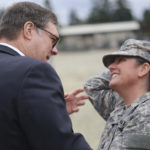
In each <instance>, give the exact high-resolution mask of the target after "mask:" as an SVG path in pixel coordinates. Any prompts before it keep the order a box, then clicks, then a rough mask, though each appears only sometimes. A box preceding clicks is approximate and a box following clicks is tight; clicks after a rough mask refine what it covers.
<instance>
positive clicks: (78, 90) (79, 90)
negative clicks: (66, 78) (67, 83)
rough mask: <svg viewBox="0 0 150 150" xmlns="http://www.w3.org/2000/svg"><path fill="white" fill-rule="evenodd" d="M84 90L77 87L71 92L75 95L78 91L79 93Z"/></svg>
mask: <svg viewBox="0 0 150 150" xmlns="http://www.w3.org/2000/svg"><path fill="white" fill-rule="evenodd" d="M83 91H84V90H83V89H77V90H75V91H74V92H73V93H72V94H73V95H77V94H79V93H81V92H83Z"/></svg>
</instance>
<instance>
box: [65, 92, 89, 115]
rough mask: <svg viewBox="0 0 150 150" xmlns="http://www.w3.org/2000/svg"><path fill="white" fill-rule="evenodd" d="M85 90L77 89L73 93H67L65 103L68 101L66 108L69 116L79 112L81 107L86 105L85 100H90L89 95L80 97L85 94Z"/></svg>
mask: <svg viewBox="0 0 150 150" xmlns="http://www.w3.org/2000/svg"><path fill="white" fill-rule="evenodd" d="M83 92H84V90H83V89H77V90H75V91H73V92H72V93H67V94H65V95H64V98H65V101H66V107H67V112H68V114H72V113H74V112H78V111H79V108H78V107H79V106H82V105H84V104H85V102H84V101H85V100H86V99H88V96H87V95H80V96H78V95H79V94H81V93H83Z"/></svg>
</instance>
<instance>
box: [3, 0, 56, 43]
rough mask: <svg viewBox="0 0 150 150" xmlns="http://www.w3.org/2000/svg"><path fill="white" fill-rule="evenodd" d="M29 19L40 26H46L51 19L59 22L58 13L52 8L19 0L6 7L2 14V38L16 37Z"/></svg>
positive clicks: (53, 21)
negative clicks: (19, 0)
mask: <svg viewBox="0 0 150 150" xmlns="http://www.w3.org/2000/svg"><path fill="white" fill-rule="evenodd" d="M27 21H31V22H33V23H34V24H35V26H37V27H39V28H44V27H46V25H47V24H48V22H49V21H51V22H52V23H54V24H56V25H57V24H58V22H57V17H56V15H55V14H54V13H53V12H52V11H51V10H50V9H47V8H44V7H41V6H40V5H38V4H36V3H32V2H19V3H16V4H14V5H12V6H11V7H9V8H8V9H6V11H5V13H4V15H3V16H2V18H1V20H0V38H2V37H5V38H7V39H9V40H13V39H15V38H16V37H17V36H18V33H19V32H20V30H21V29H22V28H23V26H24V24H25V23H26V22H27Z"/></svg>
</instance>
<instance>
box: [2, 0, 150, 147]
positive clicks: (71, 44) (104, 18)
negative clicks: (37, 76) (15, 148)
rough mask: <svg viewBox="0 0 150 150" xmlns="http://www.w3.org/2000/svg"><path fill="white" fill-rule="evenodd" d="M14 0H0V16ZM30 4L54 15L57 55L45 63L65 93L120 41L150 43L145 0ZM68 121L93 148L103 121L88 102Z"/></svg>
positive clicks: (68, 0) (60, 0)
mask: <svg viewBox="0 0 150 150" xmlns="http://www.w3.org/2000/svg"><path fill="white" fill-rule="evenodd" d="M19 1H22V0H7V1H6V0H1V4H0V18H1V16H2V14H3V12H4V10H5V8H6V7H8V6H10V5H11V4H13V3H15V2H19ZM23 1H24V0H23ZM30 1H32V2H36V3H38V4H40V5H42V6H44V7H47V8H49V9H51V10H52V11H53V12H55V13H56V15H57V17H58V20H59V32H60V37H61V40H60V42H59V44H58V45H57V46H58V49H59V55H58V56H56V57H53V58H52V59H51V60H50V62H49V63H51V64H52V65H53V66H54V68H55V69H56V71H57V72H58V74H59V75H60V78H61V80H62V83H63V86H64V91H65V92H71V91H73V90H75V89H77V88H82V87H83V84H84V82H85V81H86V80H87V79H88V78H89V77H91V76H93V75H95V74H97V73H100V72H102V71H103V70H104V69H105V68H104V66H103V64H102V61H101V60H102V57H103V55H104V54H107V53H110V52H112V51H114V50H117V49H119V47H120V45H121V44H122V43H123V42H124V41H125V40H126V39H129V38H135V39H140V40H148V41H149V40H150V1H149V0H30ZM71 119H72V123H73V128H74V130H75V132H81V133H82V134H83V135H84V136H85V138H86V140H87V141H88V143H89V144H90V146H91V147H92V148H93V149H96V148H97V146H98V143H99V140H100V135H101V133H102V131H103V129H104V125H105V121H104V120H103V119H102V118H101V117H100V116H99V115H98V113H97V112H96V111H95V110H94V108H93V107H92V105H91V104H90V102H89V101H86V105H85V106H84V107H82V108H81V109H80V111H79V112H78V113H75V114H73V115H71Z"/></svg>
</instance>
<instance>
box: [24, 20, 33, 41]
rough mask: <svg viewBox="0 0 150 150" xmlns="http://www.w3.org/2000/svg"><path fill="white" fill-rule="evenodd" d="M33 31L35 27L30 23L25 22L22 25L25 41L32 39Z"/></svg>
mask: <svg viewBox="0 0 150 150" xmlns="http://www.w3.org/2000/svg"><path fill="white" fill-rule="evenodd" d="M33 30H35V25H34V23H33V22H31V21H27V22H26V23H25V24H24V28H23V35H24V37H25V38H26V39H28V40H30V39H31V38H32V33H33Z"/></svg>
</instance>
